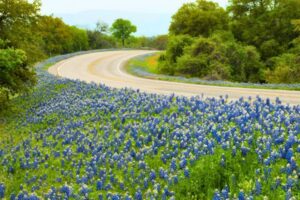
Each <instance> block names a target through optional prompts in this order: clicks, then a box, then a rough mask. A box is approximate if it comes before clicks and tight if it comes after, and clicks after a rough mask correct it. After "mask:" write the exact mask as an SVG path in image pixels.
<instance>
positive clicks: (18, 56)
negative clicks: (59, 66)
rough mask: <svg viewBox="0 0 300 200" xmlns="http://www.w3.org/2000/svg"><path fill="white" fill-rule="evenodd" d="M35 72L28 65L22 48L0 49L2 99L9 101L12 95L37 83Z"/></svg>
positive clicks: (0, 91) (0, 94)
mask: <svg viewBox="0 0 300 200" xmlns="http://www.w3.org/2000/svg"><path fill="white" fill-rule="evenodd" d="M35 81H36V80H35V73H34V71H33V69H32V68H31V67H29V66H28V65H27V57H26V55H25V52H24V51H22V50H18V49H17V50H15V49H0V96H1V97H0V99H2V100H1V101H2V103H4V101H8V100H9V97H10V96H11V95H15V94H17V93H23V92H27V91H28V90H29V89H30V88H31V87H32V86H33V85H34V84H35Z"/></svg>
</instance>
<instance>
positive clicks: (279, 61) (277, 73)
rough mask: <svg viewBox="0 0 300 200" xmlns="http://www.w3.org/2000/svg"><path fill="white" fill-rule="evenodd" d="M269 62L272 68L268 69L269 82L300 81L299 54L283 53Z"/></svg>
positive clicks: (267, 78) (267, 77)
mask: <svg viewBox="0 0 300 200" xmlns="http://www.w3.org/2000/svg"><path fill="white" fill-rule="evenodd" d="M269 62H270V63H271V69H268V70H267V71H266V80H267V81H268V82H269V83H300V78H299V77H300V55H299V54H298V55H297V54H282V55H281V56H278V57H274V58H272V59H270V61H269ZM272 69H273V70H272Z"/></svg>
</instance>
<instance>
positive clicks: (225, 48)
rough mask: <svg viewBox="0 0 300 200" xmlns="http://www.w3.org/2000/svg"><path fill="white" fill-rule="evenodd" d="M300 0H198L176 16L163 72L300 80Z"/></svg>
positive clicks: (254, 79) (162, 63) (232, 78)
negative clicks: (224, 3)
mask: <svg viewBox="0 0 300 200" xmlns="http://www.w3.org/2000/svg"><path fill="white" fill-rule="evenodd" d="M299 19H300V1H298V0H279V1H278V0H276V1H275V0H271V1H270V0H262V1H256V0H250V1H243V0H233V1H230V3H229V6H228V7H227V10H226V11H225V10H224V9H223V8H221V7H219V6H218V4H216V3H212V2H209V1H206V0H198V1H197V2H196V3H189V4H185V5H184V6H182V7H181V8H180V9H179V11H178V12H177V13H176V14H175V15H174V16H173V21H172V24H171V26H170V35H171V38H170V41H169V43H168V46H167V52H166V54H165V55H163V56H162V57H161V59H160V71H161V72H162V73H167V74H170V75H174V74H183V75H187V76H194V77H199V78H204V79H209V80H229V81H237V82H256V83H257V82H261V83H264V82H268V83H299V82H300V21H299Z"/></svg>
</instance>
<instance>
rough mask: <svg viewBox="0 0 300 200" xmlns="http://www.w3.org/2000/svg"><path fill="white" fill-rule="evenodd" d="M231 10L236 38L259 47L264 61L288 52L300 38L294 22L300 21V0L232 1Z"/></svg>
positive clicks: (232, 26) (229, 9)
mask: <svg viewBox="0 0 300 200" xmlns="http://www.w3.org/2000/svg"><path fill="white" fill-rule="evenodd" d="M228 11H229V13H230V16H231V22H230V26H231V30H232V31H233V33H234V36H235V37H236V38H237V39H238V40H239V41H242V42H245V43H247V44H249V45H254V46H256V47H257V48H258V49H259V50H260V52H261V53H262V58H263V59H264V60H267V59H268V58H270V57H273V56H277V55H279V54H281V53H283V52H284V51H286V50H287V49H288V48H289V43H290V42H291V41H292V40H293V39H294V38H296V37H297V34H296V33H295V31H294V27H293V25H292V23H291V21H292V20H294V19H299V18H300V1H299V0H259V1H258V0H231V1H230V5H229V7H228Z"/></svg>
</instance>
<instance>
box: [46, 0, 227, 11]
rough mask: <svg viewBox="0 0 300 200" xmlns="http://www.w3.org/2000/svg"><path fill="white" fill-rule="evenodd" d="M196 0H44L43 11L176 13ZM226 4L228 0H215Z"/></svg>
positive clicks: (222, 4)
mask: <svg viewBox="0 0 300 200" xmlns="http://www.w3.org/2000/svg"><path fill="white" fill-rule="evenodd" d="M193 1H194V0H42V13H45V14H51V13H76V12H82V11H88V10H119V11H130V12H132V11H134V12H146V13H157V12H158V13H170V12H171V13H174V12H175V11H176V10H177V9H178V8H179V7H180V6H181V5H182V4H184V3H187V2H193ZM214 1H215V2H218V3H219V4H220V5H221V6H226V3H227V0H214Z"/></svg>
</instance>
